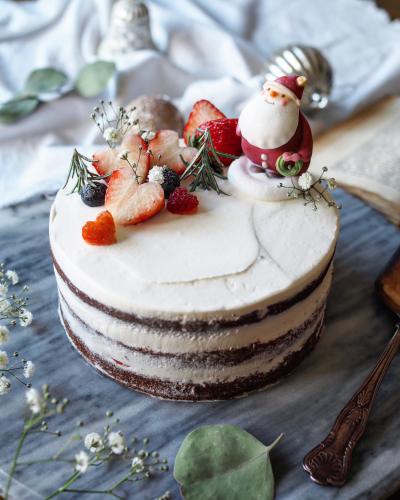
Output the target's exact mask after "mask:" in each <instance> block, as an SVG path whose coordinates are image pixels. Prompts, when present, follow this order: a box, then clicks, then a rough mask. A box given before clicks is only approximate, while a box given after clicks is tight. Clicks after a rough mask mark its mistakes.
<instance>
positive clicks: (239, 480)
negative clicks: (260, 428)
mask: <svg viewBox="0 0 400 500" xmlns="http://www.w3.org/2000/svg"><path fill="white" fill-rule="evenodd" d="M282 437H283V434H281V435H280V436H279V437H278V439H277V440H276V441H275V442H274V443H273V444H272V445H271V446H264V445H263V444H262V443H261V442H260V441H258V440H257V439H256V438H255V437H253V436H252V435H251V434H249V433H248V432H246V431H244V430H243V429H239V427H234V426H233V425H209V426H206V427H200V428H199V429H196V430H195V431H193V432H191V433H190V434H189V435H188V436H187V437H186V439H185V440H184V442H183V443H182V446H181V449H180V450H179V452H178V455H177V457H176V461H175V468H174V476H175V479H176V480H177V481H178V482H179V483H181V494H182V497H183V498H184V500H216V499H218V500H244V499H246V500H272V499H273V497H274V476H273V474H272V467H271V462H270V459H269V453H270V451H271V450H272V448H273V447H274V446H275V445H276V444H277V443H278V442H279V441H280V440H281V439H282Z"/></svg>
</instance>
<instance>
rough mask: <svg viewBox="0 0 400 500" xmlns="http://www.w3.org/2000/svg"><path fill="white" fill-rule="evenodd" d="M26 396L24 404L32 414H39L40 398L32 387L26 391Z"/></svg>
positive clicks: (40, 407)
mask: <svg viewBox="0 0 400 500" xmlns="http://www.w3.org/2000/svg"><path fill="white" fill-rule="evenodd" d="M25 395H26V402H27V404H28V406H29V408H30V410H31V412H32V413H40V412H41V411H42V405H43V402H42V397H41V396H40V394H39V393H38V391H37V390H36V389H34V388H33V387H32V388H31V389H28V390H27V391H26V393H25Z"/></svg>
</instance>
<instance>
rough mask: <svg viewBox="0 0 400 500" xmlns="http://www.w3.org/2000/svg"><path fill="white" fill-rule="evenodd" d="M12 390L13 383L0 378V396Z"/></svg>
mask: <svg viewBox="0 0 400 500" xmlns="http://www.w3.org/2000/svg"><path fill="white" fill-rule="evenodd" d="M10 388H11V382H10V381H9V380H8V378H6V377H0V396H2V395H3V394H7V392H8V391H9V390H10Z"/></svg>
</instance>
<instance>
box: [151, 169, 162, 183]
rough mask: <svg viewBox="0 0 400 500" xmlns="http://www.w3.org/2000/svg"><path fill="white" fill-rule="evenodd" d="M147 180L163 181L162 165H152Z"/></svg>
mask: <svg viewBox="0 0 400 500" xmlns="http://www.w3.org/2000/svg"><path fill="white" fill-rule="evenodd" d="M148 178H149V182H155V183H157V184H162V183H163V182H164V180H165V179H164V168H163V167H153V168H152V169H151V170H150V172H149V176H148Z"/></svg>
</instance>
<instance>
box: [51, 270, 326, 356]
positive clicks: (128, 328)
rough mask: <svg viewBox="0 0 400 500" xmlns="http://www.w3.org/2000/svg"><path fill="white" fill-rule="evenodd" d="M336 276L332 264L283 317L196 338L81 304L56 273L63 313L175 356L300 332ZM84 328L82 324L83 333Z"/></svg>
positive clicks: (116, 337) (123, 339) (133, 344)
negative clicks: (297, 329)
mask: <svg viewBox="0 0 400 500" xmlns="http://www.w3.org/2000/svg"><path fill="white" fill-rule="evenodd" d="M332 275H333V264H331V266H330V269H329V272H328V273H327V275H326V276H325V278H324V280H323V281H322V283H321V285H320V286H319V287H318V288H317V289H316V290H314V292H313V293H311V294H310V295H309V296H308V297H307V298H306V299H304V300H303V301H301V302H299V303H297V304H295V305H294V306H292V307H291V308H290V309H288V310H286V311H284V312H283V313H281V314H277V315H271V316H268V317H267V318H266V319H264V320H262V321H260V322H257V323H253V324H250V325H245V326H239V327H230V328H222V329H219V330H218V331H215V330H212V329H211V328H210V329H207V330H205V331H204V333H196V334H194V333H192V332H187V331H185V330H184V328H182V329H180V330H177V329H174V330H171V331H162V332H160V331H157V330H155V329H153V328H152V327H148V326H146V325H141V324H138V323H128V322H125V321H121V320H118V319H116V318H114V317H112V316H110V315H109V314H106V313H104V312H102V311H100V310H99V309H96V308H95V307H92V306H90V305H88V304H86V303H85V302H83V301H82V300H80V299H79V298H78V297H77V296H76V295H75V294H74V293H73V292H71V291H70V290H69V288H68V287H67V286H66V284H65V283H64V282H63V281H62V279H61V278H60V277H59V276H58V274H57V273H56V277H57V284H58V287H59V290H60V292H61V296H60V301H61V302H64V300H65V302H66V303H67V304H68V305H66V306H63V311H67V309H69V308H70V309H72V310H73V311H74V313H75V314H76V315H77V316H78V317H79V318H80V319H81V321H82V322H83V323H84V324H86V325H90V327H91V328H92V329H93V330H94V331H97V332H100V333H101V334H103V335H104V337H106V338H108V339H110V340H113V341H118V342H120V343H122V344H124V345H125V346H127V347H133V348H139V349H150V350H151V351H152V352H156V353H171V354H188V353H199V352H207V351H215V350H220V349H238V348H241V347H247V346H249V345H251V344H252V343H255V342H261V343H268V342H271V341H272V340H275V339H277V338H279V337H281V336H282V335H284V334H285V333H286V332H288V331H289V330H295V329H296V328H299V327H300V326H301V325H302V324H304V322H305V321H307V320H308V319H309V318H310V317H311V316H312V315H313V313H314V312H315V311H317V310H318V309H319V308H320V307H321V305H322V304H323V303H324V302H325V301H326V298H327V296H328V293H329V290H330V286H331V282H332ZM82 328H83V326H82V324H81V325H80V329H82ZM74 332H75V330H74ZM101 342H102V338H101V337H99V336H98V337H97V339H96V343H101ZM96 352H98V349H97V350H96Z"/></svg>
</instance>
